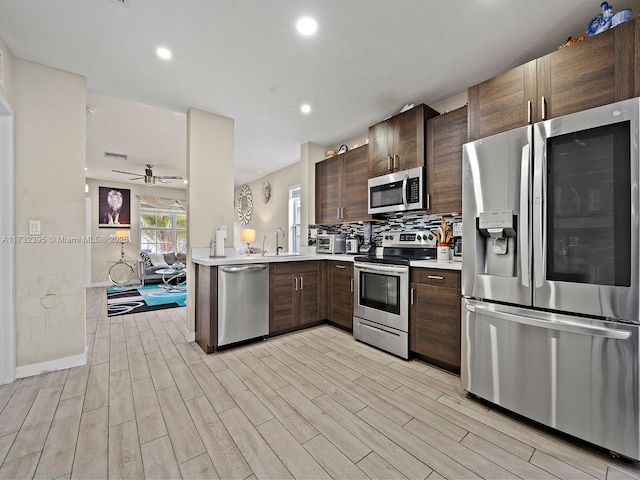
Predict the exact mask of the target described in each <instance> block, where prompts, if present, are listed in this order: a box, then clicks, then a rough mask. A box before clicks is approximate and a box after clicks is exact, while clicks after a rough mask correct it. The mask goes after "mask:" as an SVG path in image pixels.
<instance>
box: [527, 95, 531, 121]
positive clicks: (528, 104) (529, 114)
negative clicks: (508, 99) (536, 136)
mask: <svg viewBox="0 0 640 480" xmlns="http://www.w3.org/2000/svg"><path fill="white" fill-rule="evenodd" d="M531 109H532V105H531V100H528V101H527V123H531Z"/></svg>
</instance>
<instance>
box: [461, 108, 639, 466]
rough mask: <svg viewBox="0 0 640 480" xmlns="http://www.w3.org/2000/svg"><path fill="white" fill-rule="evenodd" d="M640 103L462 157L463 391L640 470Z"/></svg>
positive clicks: (503, 139)
mask: <svg viewBox="0 0 640 480" xmlns="http://www.w3.org/2000/svg"><path fill="white" fill-rule="evenodd" d="M639 119H640V99H632V100H626V101H623V102H618V103H614V104H611V105H606V106H603V107H598V108H594V109H591V110H587V111H584V112H580V113H576V114H572V115H567V116H564V117H560V118H556V119H551V120H547V121H544V122H540V123H537V124H534V125H530V126H527V127H523V128H519V129H515V130H511V131H509V132H505V133H501V134H498V135H494V136H491V137H487V138H484V139H481V140H478V141H475V142H471V143H468V144H466V145H465V146H464V148H463V211H462V217H463V244H464V254H463V258H462V296H463V299H462V367H461V381H462V386H463V388H464V389H466V390H467V391H469V392H470V393H473V394H474V395H477V396H478V397H480V398H483V399H485V400H488V401H490V402H493V403H495V404H497V405H501V406H503V407H505V408H507V409H509V410H512V411H514V412H517V413H519V414H521V415H524V416H526V417H528V418H531V419H533V420H535V421H537V422H540V423H542V424H545V425H548V426H551V427H553V428H555V429H558V430H560V431H563V432H566V433H568V434H570V435H573V436H575V437H578V438H581V439H584V440H587V441H588V442H591V443H594V444H596V445H600V446H602V447H604V448H607V449H609V450H611V451H613V452H616V453H618V454H620V455H623V456H626V457H630V458H634V459H640V414H639V397H640V377H639V373H640V370H639V368H640V364H639V356H638V347H639V345H638V336H639V334H640V314H639V311H640V300H639V292H640V282H639V278H638V270H639V257H638V233H639V225H638V208H639V202H638V195H639V193H638V185H639V182H638V180H639V170H638V163H639V150H638V139H639V132H640V122H639Z"/></svg>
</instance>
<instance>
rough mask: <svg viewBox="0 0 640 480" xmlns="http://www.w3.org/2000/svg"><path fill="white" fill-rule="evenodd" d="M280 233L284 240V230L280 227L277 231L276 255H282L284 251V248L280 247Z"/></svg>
mask: <svg viewBox="0 0 640 480" xmlns="http://www.w3.org/2000/svg"><path fill="white" fill-rule="evenodd" d="M278 232H282V238H284V230H283V229H282V228H280V227H278V229H277V230H276V255H279V254H280V250H282V248H283V247H281V246H280V245H278Z"/></svg>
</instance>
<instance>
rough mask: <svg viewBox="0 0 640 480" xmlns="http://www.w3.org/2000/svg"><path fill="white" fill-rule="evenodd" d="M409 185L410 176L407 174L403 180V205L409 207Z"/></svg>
mask: <svg viewBox="0 0 640 480" xmlns="http://www.w3.org/2000/svg"><path fill="white" fill-rule="evenodd" d="M408 183H409V174H406V175H405V177H404V180H402V203H403V204H404V205H405V206H407V184H408Z"/></svg>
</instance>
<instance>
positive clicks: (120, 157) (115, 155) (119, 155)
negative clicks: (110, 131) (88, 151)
mask: <svg viewBox="0 0 640 480" xmlns="http://www.w3.org/2000/svg"><path fill="white" fill-rule="evenodd" d="M104 156H105V158H117V159H118V160H126V159H127V156H126V155H124V154H122V153H113V152H104Z"/></svg>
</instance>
